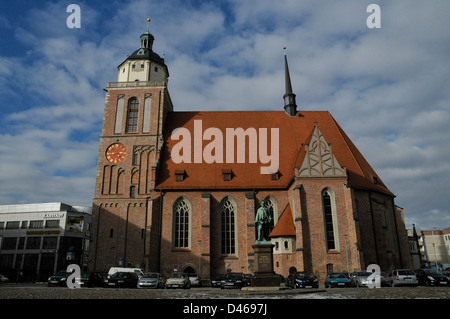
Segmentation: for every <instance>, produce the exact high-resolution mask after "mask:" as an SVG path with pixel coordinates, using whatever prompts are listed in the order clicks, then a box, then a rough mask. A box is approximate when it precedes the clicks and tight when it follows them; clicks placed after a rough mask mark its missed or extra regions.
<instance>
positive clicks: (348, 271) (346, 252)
mask: <svg viewBox="0 0 450 319" xmlns="http://www.w3.org/2000/svg"><path fill="white" fill-rule="evenodd" d="M344 237H345V255H346V257H347V273H350V268H349V265H348V247H347V234H345V235H344Z"/></svg>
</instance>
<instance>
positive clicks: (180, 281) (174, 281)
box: [165, 272, 191, 289]
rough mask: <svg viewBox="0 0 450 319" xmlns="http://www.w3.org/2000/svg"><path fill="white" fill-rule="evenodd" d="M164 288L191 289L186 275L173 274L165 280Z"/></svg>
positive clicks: (180, 273)
mask: <svg viewBox="0 0 450 319" xmlns="http://www.w3.org/2000/svg"><path fill="white" fill-rule="evenodd" d="M165 288H185V289H189V288H191V281H190V280H189V276H188V274H186V273H182V272H173V273H172V274H171V275H170V277H169V278H167V280H166V285H165Z"/></svg>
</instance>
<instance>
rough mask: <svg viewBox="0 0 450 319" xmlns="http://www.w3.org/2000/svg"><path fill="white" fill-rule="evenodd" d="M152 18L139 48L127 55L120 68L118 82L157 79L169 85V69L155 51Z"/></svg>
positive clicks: (148, 21)
mask: <svg viewBox="0 0 450 319" xmlns="http://www.w3.org/2000/svg"><path fill="white" fill-rule="evenodd" d="M149 30H150V18H148V19H147V31H145V32H144V33H143V34H142V35H141V37H140V40H141V42H140V43H141V45H140V47H139V49H137V50H136V51H134V52H133V54H131V55H127V58H126V59H125V61H123V62H122V63H121V64H120V65H119V67H118V69H119V73H118V79H117V82H135V81H145V82H148V81H156V82H160V83H163V82H164V85H167V81H168V78H169V70H168V68H167V66H166V64H165V63H164V58H161V57H160V56H159V55H158V54H157V53H156V52H153V41H154V40H155V38H154V37H153V35H152V34H151V33H150V31H149Z"/></svg>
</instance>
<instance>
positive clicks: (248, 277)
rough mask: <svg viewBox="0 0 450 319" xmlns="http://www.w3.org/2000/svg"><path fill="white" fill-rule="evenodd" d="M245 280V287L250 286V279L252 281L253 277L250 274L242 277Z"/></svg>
mask: <svg viewBox="0 0 450 319" xmlns="http://www.w3.org/2000/svg"><path fill="white" fill-rule="evenodd" d="M244 277H245V280H247V284H246V285H247V286H251V285H252V279H253V275H252V274H245V275H244Z"/></svg>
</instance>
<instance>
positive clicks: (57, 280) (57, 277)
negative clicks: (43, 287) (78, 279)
mask: <svg viewBox="0 0 450 319" xmlns="http://www.w3.org/2000/svg"><path fill="white" fill-rule="evenodd" d="M71 274H72V273H70V272H67V271H65V270H60V271H58V272H57V273H56V274H54V275H53V276H50V277H48V280H47V285H48V286H49V287H52V286H66V285H67V283H66V281H67V278H68V277H69V275H71Z"/></svg>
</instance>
